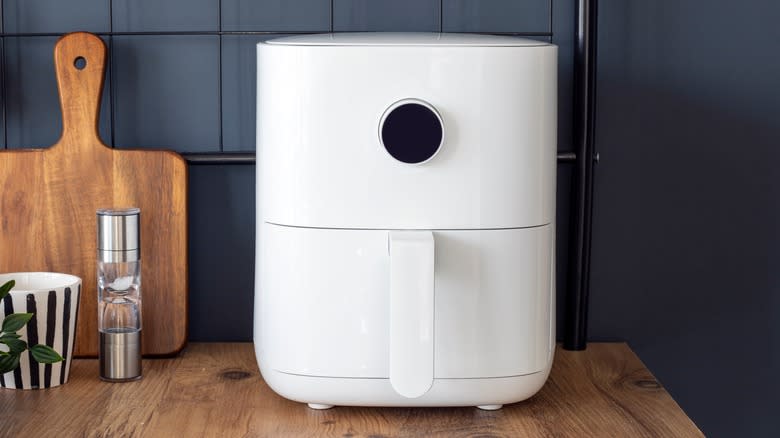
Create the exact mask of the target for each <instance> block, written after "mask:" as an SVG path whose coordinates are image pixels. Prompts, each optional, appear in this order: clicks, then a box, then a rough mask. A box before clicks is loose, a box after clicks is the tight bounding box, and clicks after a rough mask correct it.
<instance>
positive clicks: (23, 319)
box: [3, 313, 33, 332]
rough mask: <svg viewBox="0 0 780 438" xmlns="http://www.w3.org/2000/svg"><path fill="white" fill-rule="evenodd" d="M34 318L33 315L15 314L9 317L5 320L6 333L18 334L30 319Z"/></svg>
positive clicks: (4, 328) (4, 329)
mask: <svg viewBox="0 0 780 438" xmlns="http://www.w3.org/2000/svg"><path fill="white" fill-rule="evenodd" d="M32 317H33V314H32V313H13V314H11V315H8V316H6V317H5V319H4V320H3V331H4V332H16V331H17V330H19V329H20V328H22V327H24V325H25V324H27V322H28V321H30V318H32Z"/></svg>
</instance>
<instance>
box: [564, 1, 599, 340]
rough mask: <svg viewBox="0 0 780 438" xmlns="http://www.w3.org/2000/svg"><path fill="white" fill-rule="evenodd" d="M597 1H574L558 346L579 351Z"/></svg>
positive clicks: (585, 288)
mask: <svg viewBox="0 0 780 438" xmlns="http://www.w3.org/2000/svg"><path fill="white" fill-rule="evenodd" d="M596 8H597V0H577V13H576V17H577V26H576V36H575V38H576V41H575V49H574V111H575V116H574V138H575V139H576V140H575V141H576V142H577V143H576V148H577V151H576V153H577V163H576V166H575V170H574V180H573V195H574V196H573V207H574V208H573V214H574V217H573V221H572V228H573V229H572V233H571V238H572V240H571V244H570V248H569V252H570V254H569V256H570V261H569V290H568V295H567V297H566V301H565V310H564V312H565V314H564V315H565V319H564V333H563V348H565V349H567V350H584V349H585V345H586V342H587V330H588V294H589V283H590V244H591V219H592V211H593V156H594V152H593V148H594V127H595V124H594V121H595V119H594V115H595V91H596V14H597V10H596Z"/></svg>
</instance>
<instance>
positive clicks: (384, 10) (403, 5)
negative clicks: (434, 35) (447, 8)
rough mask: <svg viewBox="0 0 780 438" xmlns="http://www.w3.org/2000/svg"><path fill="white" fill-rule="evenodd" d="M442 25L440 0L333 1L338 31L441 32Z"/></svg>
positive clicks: (334, 20)
mask: <svg viewBox="0 0 780 438" xmlns="http://www.w3.org/2000/svg"><path fill="white" fill-rule="evenodd" d="M440 26H441V8H440V3H439V0H393V1H375V0H334V1H333V30H334V31H336V32H354V31H360V32H373V31H397V32H407V31H416V32H438V31H439V30H440V29H441V27H440Z"/></svg>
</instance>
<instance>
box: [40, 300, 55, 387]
mask: <svg viewBox="0 0 780 438" xmlns="http://www.w3.org/2000/svg"><path fill="white" fill-rule="evenodd" d="M56 324H57V292H55V291H53V290H52V291H49V295H48V298H47V301H46V345H48V346H49V347H52V348H54V332H55V331H56V330H55V329H56V327H55V325H56ZM51 368H52V365H51V364H46V365H44V367H43V387H44V388H48V387H50V386H51Z"/></svg>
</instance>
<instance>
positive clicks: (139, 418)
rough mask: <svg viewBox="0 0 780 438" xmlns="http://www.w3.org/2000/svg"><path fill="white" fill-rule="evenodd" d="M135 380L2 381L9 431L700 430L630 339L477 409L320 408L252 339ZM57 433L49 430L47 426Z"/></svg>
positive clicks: (84, 362)
mask: <svg viewBox="0 0 780 438" xmlns="http://www.w3.org/2000/svg"><path fill="white" fill-rule="evenodd" d="M143 366H144V378H143V379H142V380H140V381H138V382H130V383H106V382H101V381H100V380H99V379H98V363H97V361H96V360H89V359H81V360H76V361H74V363H73V368H72V371H71V376H70V381H69V382H68V383H66V384H65V385H63V386H61V387H57V388H52V389H47V390H37V391H35V390H31V391H20V390H9V389H6V390H2V389H0V433H9V435H8V436H49V435H51V436H55V435H56V436H104V437H107V436H123V437H124V436H149V437H157V436H159V437H172V436H186V437H200V436H206V437H211V436H225V437H234V436H235V437H238V436H241V437H255V436H257V437H297V436H327V437H331V436H332V437H415V436H420V437H428V436H441V437H472V436H482V437H526V436H545V437H700V436H702V433H701V432H700V431H699V429H698V428H697V427H696V425H694V424H693V422H692V421H691V420H690V419H689V418H688V417H687V416H686V415H685V413H684V412H683V411H682V410H681V409H680V407H679V406H678V405H677V403H675V401H674V400H673V399H672V398H671V397H670V396H669V394H668V393H667V392H666V391H665V390H664V389H663V387H661V385H660V384H659V383H658V382H657V381H656V380H655V378H654V377H653V375H652V374H650V372H649V371H648V370H647V369H646V368H645V367H644V366H643V365H642V362H641V361H640V360H639V359H638V358H637V357H636V355H634V353H633V352H632V351H631V349H630V348H628V346H627V345H626V344H607V343H594V344H589V345H588V349H587V350H585V351H579V352H573V351H564V350H561V349H558V351H557V352H556V358H555V362H554V365H553V370H552V373H551V375H550V379H549V381H548V382H547V384H546V385H545V386H544V388H542V390H541V391H540V392H539V393H538V394H537V395H536V396H534V397H533V398H531V399H530V400H527V401H525V402H521V403H516V404H514V405H508V406H505V407H504V409H502V410H499V411H492V412H488V411H481V410H479V409H476V408H353V407H336V408H333V409H330V410H326V411H315V410H311V409H309V408H307V407H306V406H305V405H303V404H300V403H295V402H291V401H288V400H285V399H283V398H281V397H280V396H278V395H276V394H275V393H273V391H271V389H270V388H269V387H268V386H267V385H266V384H265V383H264V382H263V379H262V377H261V376H260V373H259V371H258V368H257V364H256V362H255V356H254V349H253V346H252V344H248V343H241V344H193V345H190V346H189V347H188V348H187V349H186V350H185V352H184V353H183V354H182V355H181V356H180V357H177V358H174V359H147V360H145V361H144V364H143ZM51 431H56V434H51V433H50V432H51Z"/></svg>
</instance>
